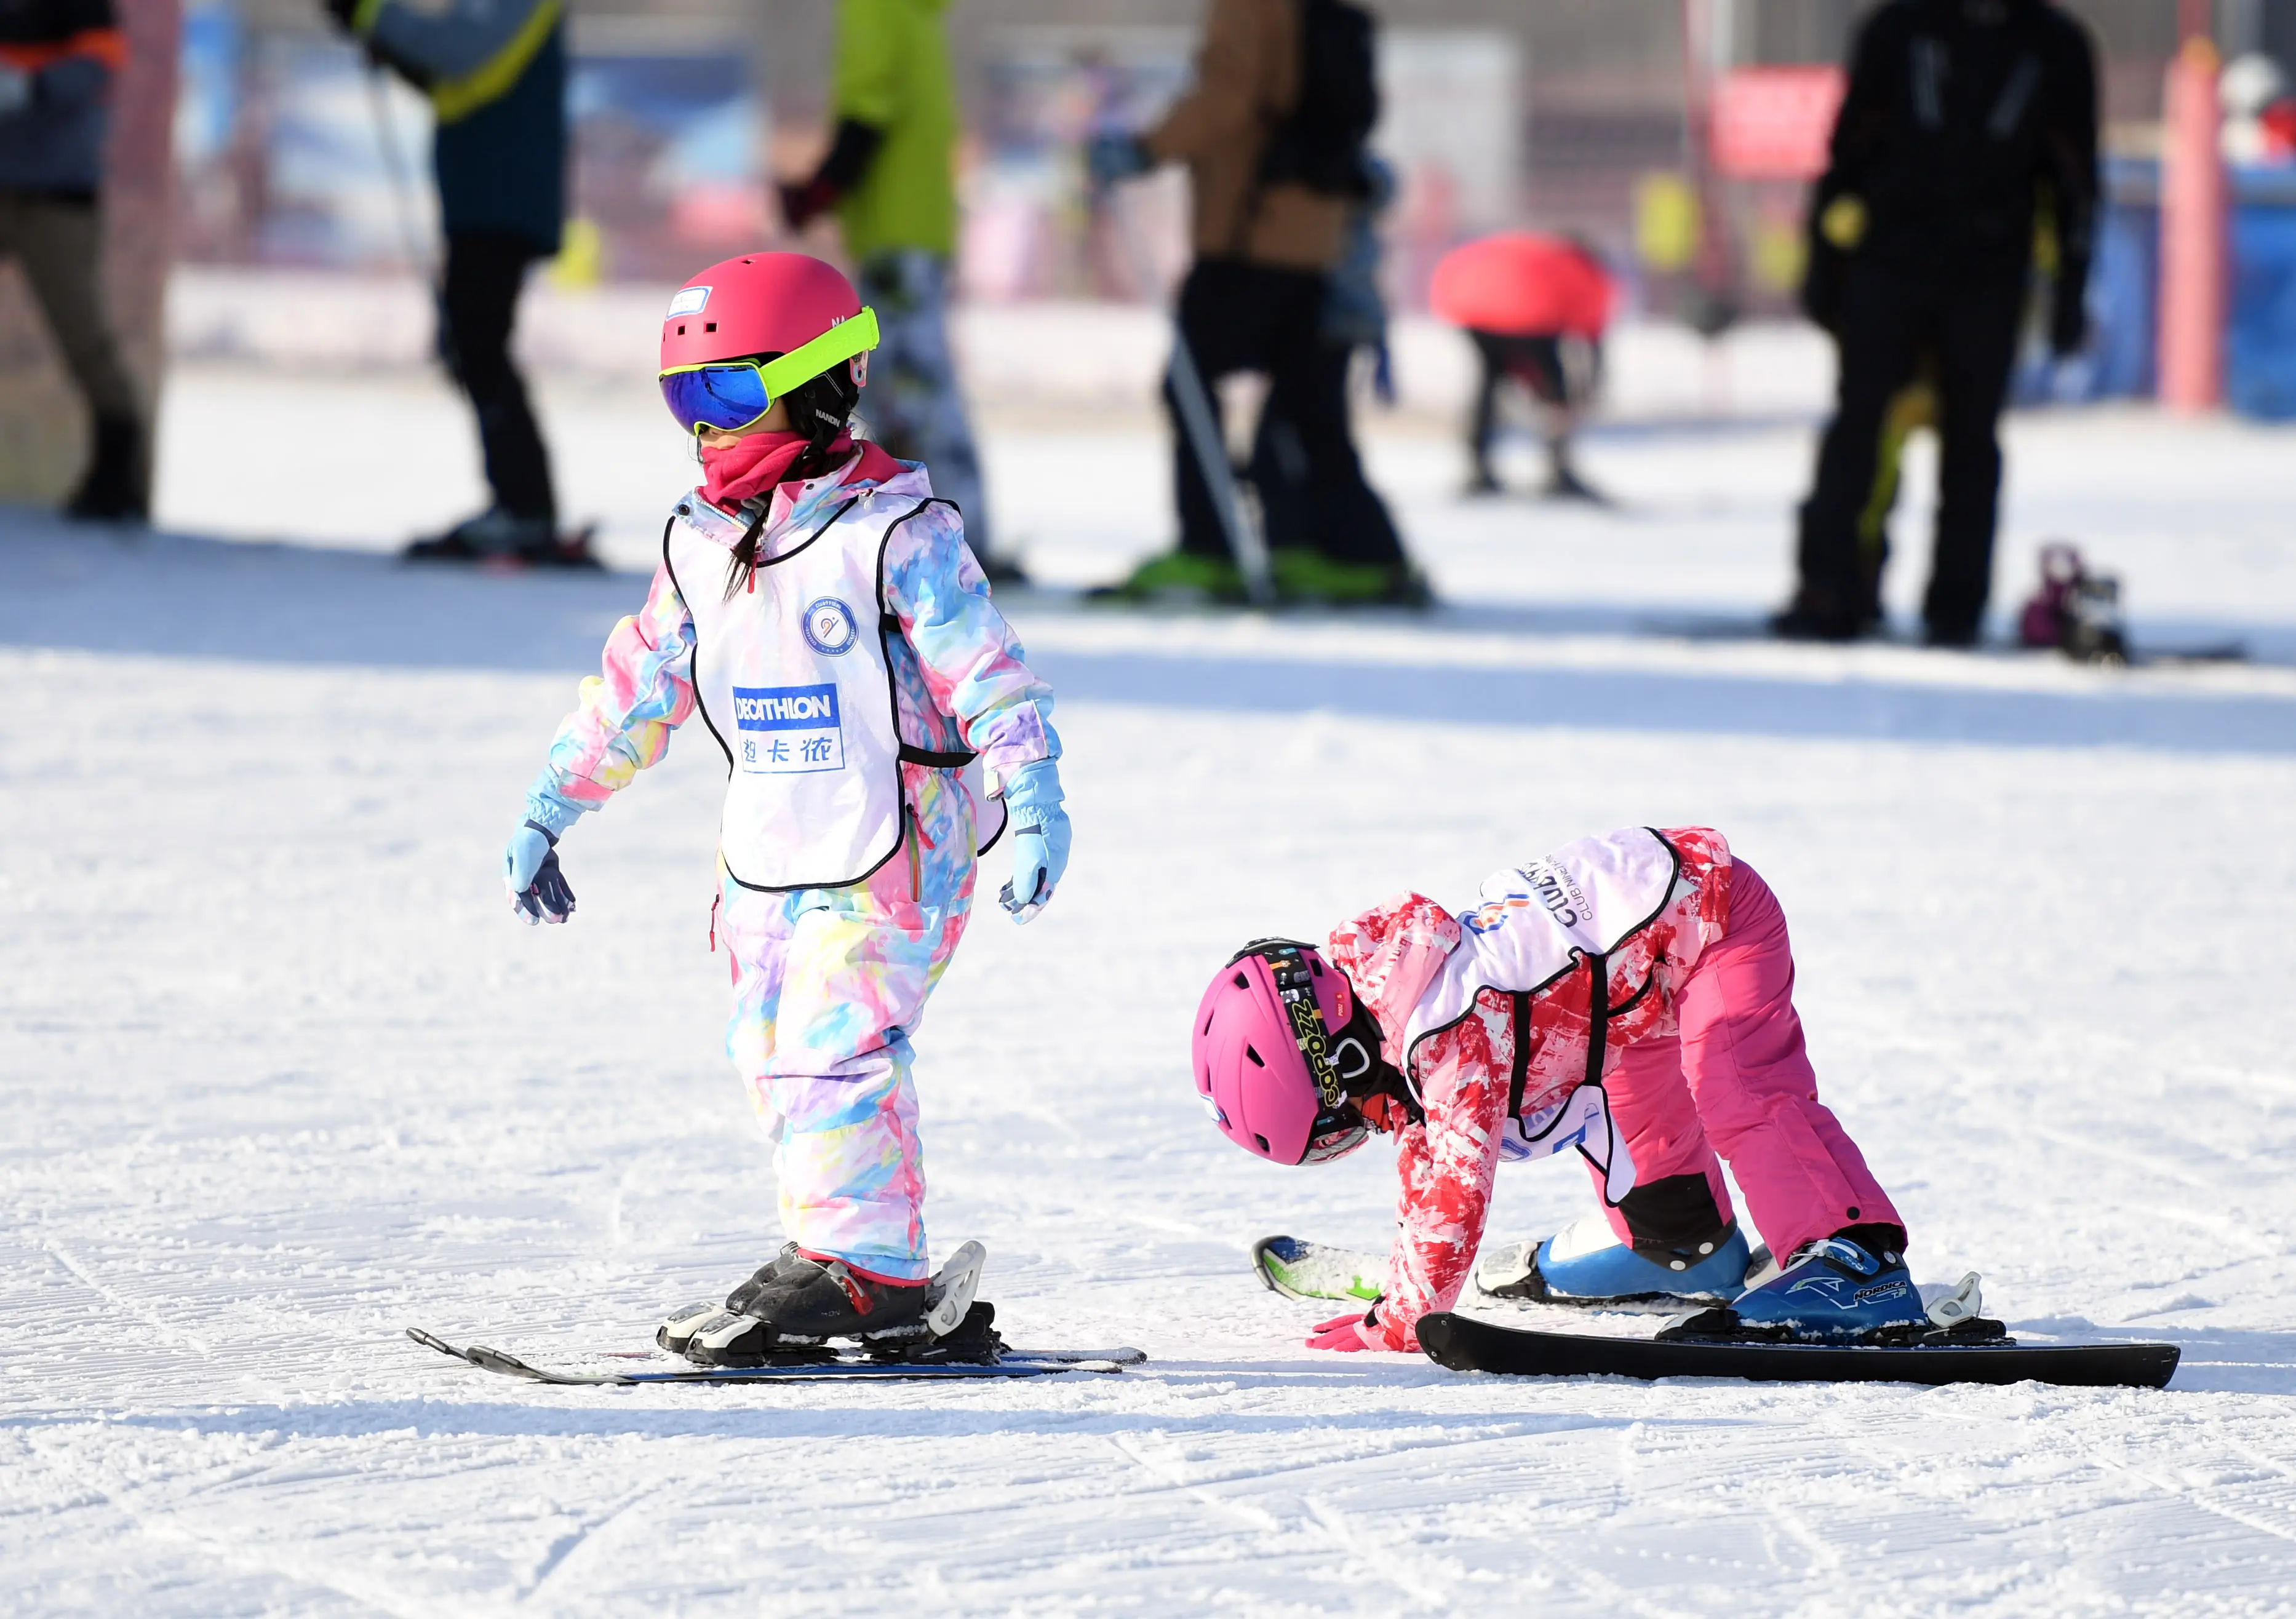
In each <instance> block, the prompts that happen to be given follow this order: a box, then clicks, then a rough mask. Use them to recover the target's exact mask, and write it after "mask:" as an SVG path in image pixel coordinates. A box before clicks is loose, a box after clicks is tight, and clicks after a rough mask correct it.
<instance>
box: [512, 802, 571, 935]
mask: <svg viewBox="0 0 2296 1619" xmlns="http://www.w3.org/2000/svg"><path fill="white" fill-rule="evenodd" d="M503 886H504V887H505V888H507V889H509V890H510V904H511V909H512V910H513V911H515V912H518V917H519V920H521V921H522V922H524V923H525V924H526V925H527V926H528V927H529V928H531V927H533V926H534V925H535V924H536V923H537V922H562V921H564V920H566V919H567V918H568V917H570V916H571V915H573V914H574V890H573V889H571V888H570V887H567V886H566V873H565V872H563V871H560V870H559V869H558V839H557V838H553V836H551V834H550V830H549V829H548V828H547V827H545V826H543V825H542V824H540V823H539V822H533V821H529V822H523V823H521V825H520V827H519V829H518V830H516V831H515V832H512V834H511V835H510V847H509V849H508V850H507V851H505V852H504V855H503Z"/></svg>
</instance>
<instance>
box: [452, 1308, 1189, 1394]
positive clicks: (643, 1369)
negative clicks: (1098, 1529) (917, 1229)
mask: <svg viewBox="0 0 2296 1619" xmlns="http://www.w3.org/2000/svg"><path fill="white" fill-rule="evenodd" d="M979 1307H980V1306H976V1308H979ZM406 1336H407V1337H410V1338H413V1339H414V1341H415V1342H416V1343H418V1344H420V1345H422V1346H423V1347H424V1348H425V1349H435V1350H437V1351H438V1352H439V1353H440V1354H443V1355H450V1356H452V1357H453V1358H454V1359H455V1360H457V1361H467V1362H468V1363H470V1364H471V1365H472V1366H476V1367H479V1368H480V1369H481V1370H486V1371H491V1372H495V1373H497V1374H499V1375H501V1376H503V1377H505V1378H524V1379H525V1380H527V1381H528V1382H530V1383H552V1384H557V1385H560V1386H567V1387H599V1386H622V1387H631V1386H641V1385H644V1384H649V1383H801V1382H809V1381H815V1380H818V1379H823V1378H856V1379H858V1380H860V1381H863V1382H872V1383H886V1382H896V1381H901V1380H906V1379H914V1378H1041V1377H1046V1376H1050V1375H1052V1374H1054V1373H1056V1372H1066V1371H1083V1372H1113V1371H1119V1370H1122V1369H1123V1368H1125V1367H1127V1366H1137V1365H1139V1364H1140V1363H1141V1362H1143V1361H1145V1360H1147V1358H1148V1357H1147V1356H1146V1355H1145V1354H1144V1353H1141V1352H1140V1351H1139V1350H1137V1349H1006V1348H1005V1347H1004V1345H1003V1344H1002V1343H1001V1341H1000V1342H998V1343H997V1345H996V1348H995V1349H994V1350H993V1351H990V1352H989V1353H987V1354H985V1355H981V1356H979V1357H977V1358H964V1356H963V1355H962V1354H948V1355H945V1356H941V1357H939V1358H937V1357H936V1355H935V1353H934V1352H933V1351H932V1350H931V1349H930V1348H922V1349H919V1350H916V1351H913V1352H911V1353H907V1354H905V1355H901V1354H897V1355H883V1354H872V1353H868V1352H867V1351H865V1350H859V1349H839V1348H835V1347H832V1346H829V1345H824V1346H823V1347H821V1348H819V1349H816V1350H812V1351H809V1352H807V1353H799V1354H790V1355H777V1356H775V1358H774V1360H773V1361H771V1362H770V1363H769V1364H767V1365H764V1366H707V1367H705V1366H696V1365H693V1363H692V1362H690V1361H685V1360H683V1359H681V1358H679V1357H678V1356H676V1355H673V1354H668V1353H664V1352H663V1351H660V1350H642V1351H635V1352H627V1353H617V1352H609V1353H605V1354H595V1353H593V1354H589V1355H585V1356H578V1357H569V1360H570V1361H571V1362H572V1363H571V1364H561V1365H550V1364H537V1363H536V1362H535V1361H529V1360H526V1359H524V1358H522V1357H521V1356H518V1355H514V1354H509V1353H504V1351H502V1350H499V1349H489V1348H488V1347H487V1346H486V1345H483V1344H472V1345H469V1346H468V1347H465V1348H457V1347H455V1345H452V1344H450V1343H448V1342H447V1340H446V1339H444V1338H442V1337H438V1336H436V1335H435V1334H432V1333H429V1332H425V1331H423V1330H422V1328H420V1327H409V1328H408V1329H406ZM618 1361H619V1362H623V1364H619V1365H617V1364H615V1362H618ZM601 1362H603V1364H601Z"/></svg>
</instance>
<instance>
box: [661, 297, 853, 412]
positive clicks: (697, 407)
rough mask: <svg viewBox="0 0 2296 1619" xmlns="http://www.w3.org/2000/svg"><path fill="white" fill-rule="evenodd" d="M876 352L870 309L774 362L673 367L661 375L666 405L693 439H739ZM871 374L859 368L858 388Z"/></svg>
mask: <svg viewBox="0 0 2296 1619" xmlns="http://www.w3.org/2000/svg"><path fill="white" fill-rule="evenodd" d="M876 347H877V312H876V311H875V310H874V309H871V308H869V307H863V308H862V311H861V313H860V314H858V315H855V316H854V317H853V318H852V319H851V320H849V321H840V322H838V323H837V324H836V325H834V326H832V327H831V328H830V329H829V330H828V331H824V332H823V333H822V334H821V335H820V336H819V337H817V338H816V339H813V341H811V342H809V343H802V344H799V346H798V347H797V348H792V349H791V350H790V351H789V352H788V353H787V354H785V355H781V356H776V357H775V358H774V359H770V360H709V361H705V362H704V363H702V364H699V365H673V366H671V367H669V369H668V370H667V371H664V372H661V373H660V378H661V399H662V403H663V404H665V405H668V406H669V413H670V414H671V415H672V416H674V417H676V419H677V425H678V426H680V427H682V428H684V429H685V430H686V431H687V432H689V433H694V432H699V431H700V430H701V429H703V428H706V427H714V428H717V429H719V430H720V431H723V432H727V433H739V432H741V431H742V430H744V429H748V428H752V427H755V426H756V425H757V424H758V418H760V417H762V416H763V415H764V414H765V413H767V411H769V410H771V409H773V408H774V401H775V400H776V399H779V398H782V397H784V396H785V395H787V394H788V393H789V391H790V389H791V388H796V387H797V386H799V384H800V383H805V382H810V381H812V380H813V379H814V378H816V377H817V376H819V375H821V373H822V372H825V371H827V370H828V369H829V368H830V367H831V366H832V365H835V364H839V363H840V361H845V360H852V359H857V358H859V356H863V355H865V354H867V353H868V352H869V351H870V350H871V349H873V348H876ZM868 374H869V373H868V370H867V366H866V363H864V364H860V365H856V366H855V367H854V368H853V381H854V384H855V386H856V387H858V386H860V385H861V384H863V383H865V382H866V381H867V380H868Z"/></svg>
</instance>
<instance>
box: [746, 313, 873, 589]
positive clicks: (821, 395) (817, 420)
mask: <svg viewBox="0 0 2296 1619" xmlns="http://www.w3.org/2000/svg"><path fill="white" fill-rule="evenodd" d="M780 357H781V356H778V355H771V354H768V355H760V356H758V358H760V359H766V360H774V359H778V358H780ZM782 397H783V399H785V400H786V401H788V403H789V413H790V426H791V428H793V429H796V430H797V431H799V432H800V433H803V434H804V435H805V447H804V448H803V449H801V450H799V452H798V453H797V459H796V460H795V461H792V462H790V465H789V470H788V471H787V472H785V473H783V475H782V476H783V479H784V480H787V481H795V482H803V481H804V480H806V479H808V478H819V477H821V476H822V475H823V474H824V473H825V472H827V471H829V470H831V469H832V467H834V466H835V465H836V462H834V461H833V460H832V459H831V456H830V452H829V446H831V445H832V444H834V443H835V442H836V441H837V436H838V435H839V434H840V433H842V432H843V431H844V430H845V429H846V426H847V424H848V423H849V422H850V421H852V420H853V411H854V407H855V406H856V405H859V404H860V403H861V390H860V388H858V387H857V386H856V385H855V383H854V381H853V368H852V367H851V366H850V365H832V366H831V367H830V368H829V369H828V370H827V371H825V372H822V373H821V374H820V375H819V376H817V377H808V378H807V379H806V380H804V381H802V382H800V383H799V384H798V385H797V386H796V387H795V388H791V389H790V390H789V392H788V393H786V394H784V395H783V396H782ZM772 510H773V502H772V500H771V499H770V498H768V499H763V500H759V501H758V509H757V511H755V512H754V513H753V514H751V516H750V526H749V527H747V528H745V529H743V530H742V538H741V540H740V542H739V543H738V544H735V545H734V558H733V560H732V562H731V563H730V564H728V565H727V567H726V600H727V601H732V600H733V599H734V597H735V596H736V595H738V594H740V593H741V592H742V590H743V589H744V588H745V587H746V586H747V585H749V583H750V580H751V578H753V577H754V576H756V574H757V571H758V544H759V536H761V535H763V534H764V533H765V528H766V514H767V512H769V511H772Z"/></svg>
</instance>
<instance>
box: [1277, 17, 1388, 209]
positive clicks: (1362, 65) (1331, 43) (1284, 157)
mask: <svg viewBox="0 0 2296 1619" xmlns="http://www.w3.org/2000/svg"><path fill="white" fill-rule="evenodd" d="M1377 28H1378V24H1377V23H1376V22H1374V20H1373V18H1372V15H1371V13H1370V12H1367V11H1365V10H1364V9H1363V8H1362V7H1361V6H1359V5H1352V4H1349V3H1348V0H1300V100H1299V103H1298V104H1297V105H1296V106H1294V107H1293V108H1292V113H1291V116H1290V117H1288V118H1286V119H1284V120H1283V122H1282V123H1281V124H1279V125H1277V126H1276V128H1275V135H1273V136H1272V137H1271V138H1270V139H1269V141H1268V143H1267V156H1266V157H1265V158H1264V159H1261V161H1260V166H1259V183H1260V184H1262V185H1276V184H1290V185H1304V186H1306V187H1307V188H1308V190H1309V191H1313V192H1323V193H1324V194H1325V195H1326V196H1333V197H1358V198H1359V197H1363V196H1365V195H1367V194H1368V193H1369V191H1370V183H1369V181H1368V179H1367V178H1366V176H1365V172H1364V143H1365V141H1366V140H1368V139H1369V138H1370V136H1371V131H1372V126H1373V125H1374V124H1376V123H1378V122H1379V83H1378V79H1377V78H1376V76H1375V73H1374V66H1373V41H1374V34H1375V32H1376V29H1377Z"/></svg>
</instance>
